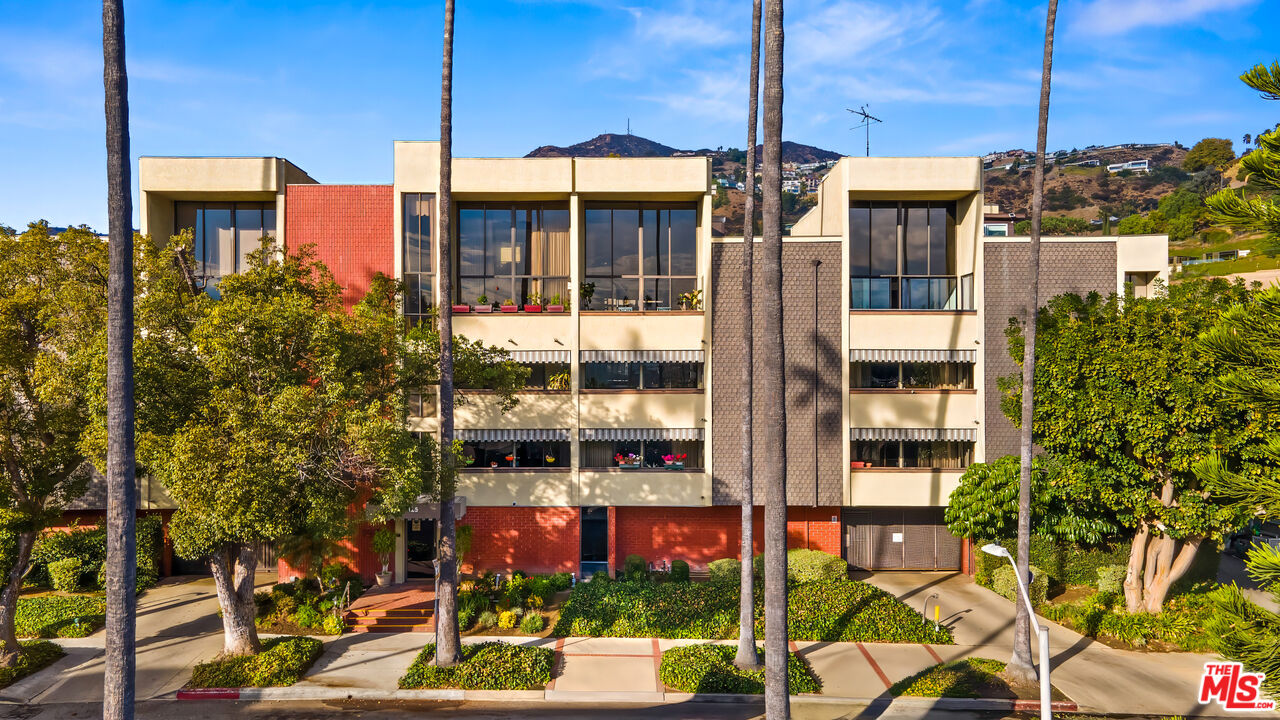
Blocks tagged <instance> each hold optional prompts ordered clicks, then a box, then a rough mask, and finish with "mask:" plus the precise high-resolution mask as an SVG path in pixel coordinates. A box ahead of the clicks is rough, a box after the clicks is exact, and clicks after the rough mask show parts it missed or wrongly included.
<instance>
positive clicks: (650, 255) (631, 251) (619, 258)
mask: <svg viewBox="0 0 1280 720" xmlns="http://www.w3.org/2000/svg"><path fill="white" fill-rule="evenodd" d="M697 248H698V211H697V209H696V207H695V206H694V205H692V204H680V205H652V204H647V203H646V204H639V203H637V204H627V205H611V206H588V207H587V210H586V247H585V249H584V253H583V270H584V271H583V281H582V289H581V293H580V294H581V297H582V309H584V310H617V311H625V310H657V311H661V310H678V309H680V307H681V296H682V295H685V294H686V293H692V292H693V291H694V290H695V289H696V288H697V284H698V278H697V274H698V262H697V255H698V251H697ZM690 309H696V307H693V308H690Z"/></svg>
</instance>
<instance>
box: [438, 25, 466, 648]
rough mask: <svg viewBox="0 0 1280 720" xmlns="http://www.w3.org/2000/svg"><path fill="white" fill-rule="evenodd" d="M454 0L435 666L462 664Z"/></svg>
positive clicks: (445, 98) (445, 125) (445, 151)
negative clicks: (456, 479)
mask: <svg viewBox="0 0 1280 720" xmlns="http://www.w3.org/2000/svg"><path fill="white" fill-rule="evenodd" d="M452 193H453V0H445V3H444V57H443V61H442V65H441V71H440V273H439V278H440V458H441V461H442V465H443V467H442V468H441V470H440V472H441V478H442V479H443V482H441V483H440V547H439V553H438V555H437V557H438V558H439V565H438V568H439V569H438V570H437V573H438V574H439V576H438V577H437V582H436V587H437V591H438V593H439V594H438V595H437V596H436V610H437V616H436V618H435V623H436V664H437V665H442V666H448V665H455V664H457V663H458V662H460V661H461V660H462V639H461V637H460V634H459V632H458V603H457V599H458V556H457V553H456V549H457V523H456V522H455V519H454V517H453V494H454V487H453V482H452V478H453V468H454V457H453V263H452V262H451V261H450V256H451V254H452V250H453V247H452V246H453V230H452V217H451V214H452V212H453V207H452V205H453V195H452Z"/></svg>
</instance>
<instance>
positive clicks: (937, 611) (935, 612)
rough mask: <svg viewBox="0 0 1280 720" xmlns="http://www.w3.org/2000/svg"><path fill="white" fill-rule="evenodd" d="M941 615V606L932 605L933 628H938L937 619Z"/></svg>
mask: <svg viewBox="0 0 1280 720" xmlns="http://www.w3.org/2000/svg"><path fill="white" fill-rule="evenodd" d="M941 616H942V606H941V605H934V606H933V628H934V629H935V630H937V629H938V621H939V619H940V618H941Z"/></svg>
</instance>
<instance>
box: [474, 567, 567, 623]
mask: <svg viewBox="0 0 1280 720" xmlns="http://www.w3.org/2000/svg"><path fill="white" fill-rule="evenodd" d="M571 583H572V578H571V576H570V575H569V574H568V573H557V574H555V575H530V576H525V575H524V574H522V573H519V572H517V573H513V574H512V576H511V577H510V578H508V579H507V580H506V581H505V582H503V583H501V584H499V583H497V582H496V581H495V578H494V576H493V575H492V573H486V574H485V575H483V576H480V577H476V578H471V579H468V580H464V581H463V582H462V583H461V585H460V589H459V592H458V627H459V629H460V630H461V631H462V632H464V633H465V634H466V635H469V636H473V637H474V636H481V637H484V636H507V635H521V636H525V637H547V636H548V635H550V634H551V633H552V628H554V627H555V626H556V625H557V624H558V622H559V620H560V609H561V607H562V606H563V605H564V603H565V602H566V601H567V600H568V599H569V598H570V597H571V595H570V593H569V591H568V589H569V586H570V584H571Z"/></svg>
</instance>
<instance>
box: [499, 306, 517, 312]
mask: <svg viewBox="0 0 1280 720" xmlns="http://www.w3.org/2000/svg"><path fill="white" fill-rule="evenodd" d="M501 309H502V312H505V313H513V312H516V311H518V310H519V309H520V306H519V305H502V306H501Z"/></svg>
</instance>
